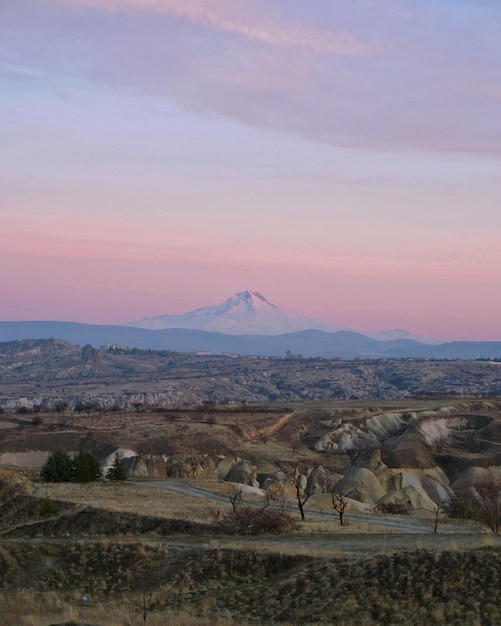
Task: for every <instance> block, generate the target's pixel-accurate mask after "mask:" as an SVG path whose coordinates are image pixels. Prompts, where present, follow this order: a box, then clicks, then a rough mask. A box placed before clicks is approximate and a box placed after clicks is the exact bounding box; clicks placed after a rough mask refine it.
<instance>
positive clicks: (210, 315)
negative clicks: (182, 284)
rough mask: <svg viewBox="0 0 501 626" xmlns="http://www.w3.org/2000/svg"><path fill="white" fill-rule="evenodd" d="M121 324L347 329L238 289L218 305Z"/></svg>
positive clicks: (241, 331)
mask: <svg viewBox="0 0 501 626" xmlns="http://www.w3.org/2000/svg"><path fill="white" fill-rule="evenodd" d="M125 326H132V327H134V328H147V329H150V330H162V329H166V328H189V329H192V330H206V331H212V332H221V333H226V334H228V335H281V334H284V333H291V332H296V331H300V330H308V329H311V328H314V329H317V330H324V331H327V332H337V331H339V330H347V329H346V328H345V327H342V326H336V325H335V324H329V322H325V321H323V320H318V319H312V318H309V317H303V316H297V315H290V314H288V313H286V312H285V311H283V310H282V309H281V308H280V307H279V306H277V305H276V304H273V303H272V302H270V301H269V300H267V299H266V298H265V297H264V296H262V295H261V294H260V293H258V292H257V291H242V292H240V293H237V294H235V295H234V296H232V297H231V298H228V300H226V301H225V302H223V303H221V304H216V305H214V306H205V307H201V308H200V309H195V310H194V311H189V312H188V313H183V314H181V315H159V316H156V317H146V318H144V319H142V320H139V321H137V322H129V323H128V324H125Z"/></svg>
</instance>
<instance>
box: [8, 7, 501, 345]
mask: <svg viewBox="0 0 501 626" xmlns="http://www.w3.org/2000/svg"><path fill="white" fill-rule="evenodd" d="M500 33H501V2H499V0H475V1H474V0H440V2H438V1H436V0H434V1H432V0H377V1H376V0H309V1H306V0H0V42H1V46H0V285H1V292H0V319H1V320H43V319H54V320H71V321H79V322H92V323H103V324H104V323H122V322H127V321H131V320H136V319H140V318H142V317H146V316H154V315H160V314H169V313H172V314H174V313H181V312H184V311H187V310H190V309H193V308H196V307H200V306H205V305H210V304H216V303H219V302H221V301H223V300H225V299H226V298H228V297H229V296H231V295H232V294H233V293H235V292H237V291H242V290H246V289H252V290H257V291H260V292H261V293H262V294H263V295H264V296H265V297H267V298H268V299H269V300H271V301H273V302H275V303H276V304H278V305H280V306H281V307H282V308H284V309H285V310H286V311H289V312H296V313H300V314H303V315H308V316H311V317H319V318H323V319H326V320H328V321H330V322H333V323H336V324H340V325H344V326H347V327H350V328H354V329H359V330H365V331H378V330H383V329H389V328H406V329H407V330H410V331H412V332H413V333H415V334H418V335H424V336H429V337H434V338H436V339H439V340H453V339H467V340H501V36H500Z"/></svg>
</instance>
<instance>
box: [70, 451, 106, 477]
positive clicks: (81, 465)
mask: <svg viewBox="0 0 501 626" xmlns="http://www.w3.org/2000/svg"><path fill="white" fill-rule="evenodd" d="M73 465H74V468H75V480H76V482H77V483H90V482H92V481H94V480H99V479H100V478H101V468H100V467H99V461H98V460H97V459H96V457H95V456H94V455H93V454H91V453H90V452H89V451H88V450H80V452H79V453H78V454H77V455H76V456H75V458H74V459H73Z"/></svg>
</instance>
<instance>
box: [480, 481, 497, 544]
mask: <svg viewBox="0 0 501 626" xmlns="http://www.w3.org/2000/svg"><path fill="white" fill-rule="evenodd" d="M475 489H476V491H477V493H478V497H479V505H480V506H479V510H478V514H479V521H481V522H483V523H484V524H486V525H487V526H488V527H489V528H490V529H491V530H492V532H493V533H495V534H496V535H498V534H499V532H500V531H501V480H500V479H499V478H498V477H497V476H495V475H494V473H493V472H489V473H488V474H487V475H486V477H485V478H484V479H483V480H482V481H480V482H478V483H476V484H475Z"/></svg>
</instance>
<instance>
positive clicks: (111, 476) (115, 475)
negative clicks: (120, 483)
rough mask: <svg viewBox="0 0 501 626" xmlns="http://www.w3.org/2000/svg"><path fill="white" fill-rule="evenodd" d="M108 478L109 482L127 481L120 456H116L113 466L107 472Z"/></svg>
mask: <svg viewBox="0 0 501 626" xmlns="http://www.w3.org/2000/svg"><path fill="white" fill-rule="evenodd" d="M106 478H107V479H108V480H127V474H126V473H125V471H124V468H123V465H122V459H121V458H120V457H119V456H118V454H115V459H114V460H113V465H112V466H111V467H110V468H109V469H108V471H107V472H106Z"/></svg>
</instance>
